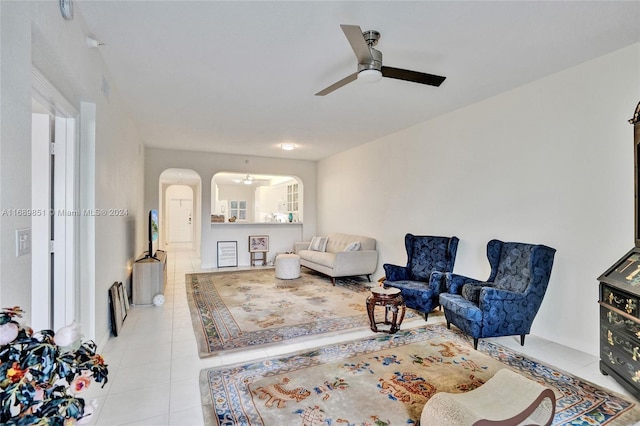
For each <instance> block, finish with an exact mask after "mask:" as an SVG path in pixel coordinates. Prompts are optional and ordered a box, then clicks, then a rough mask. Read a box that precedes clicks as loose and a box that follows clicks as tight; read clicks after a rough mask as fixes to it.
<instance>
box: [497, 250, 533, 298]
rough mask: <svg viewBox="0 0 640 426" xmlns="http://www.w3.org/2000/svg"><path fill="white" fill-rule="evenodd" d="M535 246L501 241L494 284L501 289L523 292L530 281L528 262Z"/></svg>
mask: <svg viewBox="0 0 640 426" xmlns="http://www.w3.org/2000/svg"><path fill="white" fill-rule="evenodd" d="M535 247H536V246H535V245H532V244H523V243H502V250H501V252H500V260H499V261H498V265H497V268H496V275H495V278H494V281H493V282H494V286H495V287H496V288H499V289H502V290H509V291H514V292H516V293H524V291H525V290H526V289H527V287H528V286H529V283H530V282H531V273H530V271H529V264H530V261H531V256H532V253H533V250H534V248H535Z"/></svg>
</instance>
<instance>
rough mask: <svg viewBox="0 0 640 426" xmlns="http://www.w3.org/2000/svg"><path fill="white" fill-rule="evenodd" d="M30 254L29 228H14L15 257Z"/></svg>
mask: <svg viewBox="0 0 640 426" xmlns="http://www.w3.org/2000/svg"><path fill="white" fill-rule="evenodd" d="M27 254H31V229H30V228H22V229H16V257H19V256H25V255H27Z"/></svg>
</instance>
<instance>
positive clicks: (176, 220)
mask: <svg viewBox="0 0 640 426" xmlns="http://www.w3.org/2000/svg"><path fill="white" fill-rule="evenodd" d="M192 207H193V200H191V199H184V198H180V199H171V200H169V243H190V242H191V236H192V229H193V217H192V216H193V215H192Z"/></svg>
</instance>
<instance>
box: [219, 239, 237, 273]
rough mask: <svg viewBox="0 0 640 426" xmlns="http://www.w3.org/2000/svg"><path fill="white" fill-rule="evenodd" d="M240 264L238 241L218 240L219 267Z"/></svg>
mask: <svg viewBox="0 0 640 426" xmlns="http://www.w3.org/2000/svg"><path fill="white" fill-rule="evenodd" d="M229 266H238V242H237V241H218V268H225V267H229Z"/></svg>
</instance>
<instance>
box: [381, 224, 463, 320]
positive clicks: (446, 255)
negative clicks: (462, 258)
mask: <svg viewBox="0 0 640 426" xmlns="http://www.w3.org/2000/svg"><path fill="white" fill-rule="evenodd" d="M458 241H459V240H458V238H457V237H432V236H417V235H412V234H407V235H405V237H404V245H405V247H406V249H407V266H397V265H391V264H388V263H385V264H384V265H382V266H383V267H384V271H385V274H386V279H385V281H384V286H385V287H395V288H399V289H400V290H401V292H402V293H401V294H402V297H403V298H404V301H405V305H406V306H407V307H409V308H412V309H416V310H418V311H420V312H423V313H424V319H425V320H426V319H427V317H428V315H429V312H431V311H432V310H433V309H434V308H436V307H437V306H439V302H438V295H439V294H440V292H441V291H442V290H443V289H444V287H445V278H444V274H445V272H451V271H453V264H454V262H455V260H456V251H457V250H458Z"/></svg>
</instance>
